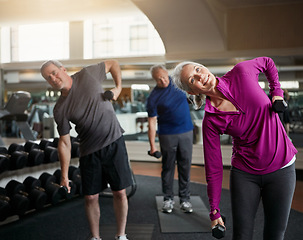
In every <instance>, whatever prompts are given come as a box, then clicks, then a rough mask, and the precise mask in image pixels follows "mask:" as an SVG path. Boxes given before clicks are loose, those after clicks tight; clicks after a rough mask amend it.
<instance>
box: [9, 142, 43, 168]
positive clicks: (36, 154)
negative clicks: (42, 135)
mask: <svg viewBox="0 0 303 240" xmlns="http://www.w3.org/2000/svg"><path fill="white" fill-rule="evenodd" d="M16 151H18V152H22V153H24V154H25V155H26V156H27V166H38V165H40V164H41V163H43V161H44V152H43V151H41V150H40V149H37V148H34V147H32V148H30V149H29V148H28V147H27V148H25V146H23V145H20V144H17V143H12V144H11V145H10V146H9V148H8V153H9V154H12V153H14V152H16Z"/></svg>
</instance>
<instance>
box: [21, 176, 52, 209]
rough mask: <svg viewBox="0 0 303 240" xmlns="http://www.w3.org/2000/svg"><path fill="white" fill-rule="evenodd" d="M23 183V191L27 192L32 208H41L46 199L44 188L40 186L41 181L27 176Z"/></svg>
mask: <svg viewBox="0 0 303 240" xmlns="http://www.w3.org/2000/svg"><path fill="white" fill-rule="evenodd" d="M23 185H24V187H25V191H26V192H27V193H28V198H29V200H30V203H31V206H30V207H32V208H35V209H36V210H40V209H42V208H43V207H44V206H45V204H46V201H47V194H46V192H45V189H43V188H42V187H41V181H40V180H39V179H37V178H34V177H32V176H28V177H27V178H26V179H25V180H24V181H23Z"/></svg>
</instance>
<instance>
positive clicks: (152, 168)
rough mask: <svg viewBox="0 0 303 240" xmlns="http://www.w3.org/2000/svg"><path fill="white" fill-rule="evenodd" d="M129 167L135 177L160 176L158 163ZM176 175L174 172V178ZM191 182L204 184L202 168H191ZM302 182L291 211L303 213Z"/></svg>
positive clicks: (137, 163)
mask: <svg viewBox="0 0 303 240" xmlns="http://www.w3.org/2000/svg"><path fill="white" fill-rule="evenodd" d="M131 167H132V170H133V172H134V174H135V175H145V176H155V177H160V176H161V163H160V162H146V161H145V162H140V161H131ZM177 176H178V173H177V171H176V172H175V178H177ZM191 181H192V182H196V183H202V184H206V181H205V173H204V167H203V166H195V165H192V167H191ZM223 188H225V189H229V170H228V169H224V171H223ZM302 202H303V181H300V180H297V183H296V190H295V194H294V198H293V203H292V209H294V210H297V211H299V212H302V213H303V204H302Z"/></svg>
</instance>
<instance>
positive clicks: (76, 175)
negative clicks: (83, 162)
mask: <svg viewBox="0 0 303 240" xmlns="http://www.w3.org/2000/svg"><path fill="white" fill-rule="evenodd" d="M68 178H69V179H71V180H72V181H73V183H74V184H75V185H76V193H77V194H79V195H82V181H81V171H80V168H77V167H75V166H72V165H71V166H69V168H68Z"/></svg>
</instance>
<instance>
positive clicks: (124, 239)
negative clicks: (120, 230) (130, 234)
mask: <svg viewBox="0 0 303 240" xmlns="http://www.w3.org/2000/svg"><path fill="white" fill-rule="evenodd" d="M115 240H129V239H128V238H127V237H126V234H125V235H123V236H116V237H115Z"/></svg>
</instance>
